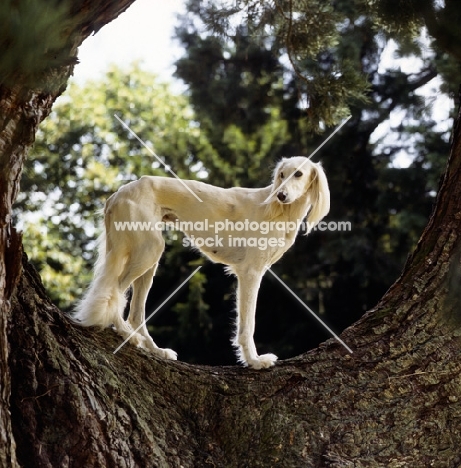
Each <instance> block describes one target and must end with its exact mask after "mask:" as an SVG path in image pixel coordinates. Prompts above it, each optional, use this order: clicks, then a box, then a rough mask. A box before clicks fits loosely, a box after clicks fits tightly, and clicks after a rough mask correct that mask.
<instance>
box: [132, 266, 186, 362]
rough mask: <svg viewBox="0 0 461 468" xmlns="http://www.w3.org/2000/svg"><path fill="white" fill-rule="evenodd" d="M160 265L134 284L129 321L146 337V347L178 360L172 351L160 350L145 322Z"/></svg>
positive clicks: (160, 354) (155, 352) (153, 267)
mask: <svg viewBox="0 0 461 468" xmlns="http://www.w3.org/2000/svg"><path fill="white" fill-rule="evenodd" d="M157 266H158V263H155V264H154V265H153V266H152V267H151V268H149V270H147V271H146V272H145V273H144V274H143V275H141V276H140V277H139V278H137V279H136V280H135V281H134V282H133V286H132V287H133V294H132V299H131V304H130V314H129V316H128V321H129V323H130V325H131V326H132V327H133V329H134V330H138V328H139V330H138V333H140V334H141V335H142V336H143V337H144V345H145V347H147V348H148V349H149V350H150V351H152V352H153V353H154V354H157V355H158V356H161V357H163V358H165V359H176V358H177V354H176V353H175V352H174V351H173V350H172V349H164V348H159V347H158V346H157V345H156V344H155V342H154V340H153V339H152V338H151V336H150V335H149V332H148V330H147V325H146V322H145V306H146V299H147V295H148V293H149V290H150V288H151V286H152V279H153V277H154V275H155V271H156V269H157Z"/></svg>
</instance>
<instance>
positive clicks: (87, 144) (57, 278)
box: [17, 65, 213, 309]
mask: <svg viewBox="0 0 461 468" xmlns="http://www.w3.org/2000/svg"><path fill="white" fill-rule="evenodd" d="M115 114H117V115H118V116H119V117H120V118H121V119H123V121H124V122H126V123H127V124H128V125H129V126H130V127H131V128H132V129H133V130H134V131H135V132H136V133H137V134H138V135H139V136H140V138H142V139H143V141H145V142H147V144H148V145H150V146H151V147H153V148H154V149H155V151H156V152H157V154H158V155H159V156H162V157H163V156H164V157H165V159H166V162H167V163H168V164H170V165H171V166H173V167H174V169H175V171H176V172H177V173H178V175H179V176H181V177H186V178H194V177H196V175H197V174H196V172H197V170H198V169H197V168H194V167H195V166H197V163H198V162H199V161H201V160H204V159H207V158H208V153H212V152H213V150H212V149H211V147H210V146H209V144H208V142H207V140H206V138H204V136H203V133H202V132H201V130H200V128H199V126H198V125H197V124H196V122H195V121H194V114H193V112H192V110H191V108H190V106H189V105H188V103H187V99H185V98H184V97H183V96H178V95H175V94H173V93H172V92H171V91H170V89H169V88H168V86H167V85H166V84H164V83H160V82H159V81H158V80H157V78H156V77H155V76H153V75H152V74H149V73H146V72H143V71H142V70H141V69H140V68H139V66H138V65H133V66H132V67H131V69H129V70H126V71H123V70H119V69H117V68H112V69H111V70H110V71H109V72H108V73H107V74H106V76H105V77H104V79H102V80H100V81H97V82H89V83H87V84H85V85H83V86H78V85H76V84H72V85H70V87H69V90H68V92H67V93H66V95H65V96H63V97H62V98H61V99H60V101H59V102H58V103H57V104H56V106H55V107H54V109H53V112H52V114H51V115H50V116H49V117H48V119H46V120H45V121H44V122H43V124H42V125H41V127H40V130H39V132H38V134H37V138H36V144H35V147H34V149H33V151H32V152H31V154H30V158H29V160H30V164H29V165H28V166H26V167H25V170H24V175H23V178H22V195H21V196H20V197H19V200H18V206H17V212H19V211H22V212H23V213H26V214H27V215H26V216H24V219H23V226H24V231H25V232H24V245H25V249H26V252H28V253H29V256H30V257H31V260H32V261H33V262H34V263H35V264H36V265H37V266H38V268H39V269H40V271H41V274H42V277H43V279H44V282H45V284H46V286H47V288H48V290H49V292H50V294H51V296H52V298H53V299H54V300H55V301H56V302H57V304H58V305H59V306H60V307H62V308H64V309H65V308H68V307H70V306H71V304H72V303H73V302H74V301H75V299H76V298H77V297H79V296H80V295H81V294H82V288H84V287H85V286H86V285H87V284H88V282H89V278H90V275H91V274H90V271H91V266H92V263H93V261H94V248H95V244H94V238H95V235H96V234H97V233H98V232H99V229H98V223H99V220H98V216H97V212H98V210H101V209H102V208H103V206H104V202H105V200H106V199H107V198H108V196H109V195H110V194H111V193H113V192H114V191H116V190H117V189H118V187H120V185H122V184H125V183H127V182H128V181H130V180H134V179H136V178H138V177H140V176H141V175H143V174H162V175H164V174H165V172H164V170H163V166H161V164H159V162H158V161H157V159H156V158H155V157H153V156H152V155H151V154H150V153H149V152H148V151H147V149H145V148H144V147H143V146H142V145H141V144H140V143H139V142H138V141H137V140H136V139H135V138H134V137H133V136H131V135H130V134H128V132H127V131H126V130H125V129H124V128H123V126H122V125H121V124H120V123H119V122H118V121H117V120H116V118H115V117H114V116H115ZM197 167H199V166H197ZM34 213H40V215H39V217H37V214H35V215H34ZM37 236H39V237H37ZM170 241H171V242H173V243H174V242H179V240H176V241H174V240H173V239H171V240H170ZM39 246H40V247H39ZM72 275H73V276H74V277H73V279H72V278H71V276H72Z"/></svg>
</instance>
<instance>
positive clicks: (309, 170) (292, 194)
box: [273, 156, 330, 225]
mask: <svg viewBox="0 0 461 468" xmlns="http://www.w3.org/2000/svg"><path fill="white" fill-rule="evenodd" d="M273 192H274V197H275V199H276V200H277V202H278V203H280V204H282V205H288V204H292V203H295V202H296V201H298V200H305V201H306V202H308V203H310V205H311V206H312V208H311V210H310V212H309V216H308V221H309V222H310V223H312V224H313V225H315V224H317V223H318V222H319V221H320V220H321V219H322V218H323V217H325V216H326V215H327V213H328V212H329V211H330V190H329V188H328V182H327V178H326V176H325V172H324V171H323V169H322V166H321V165H320V163H317V164H316V163H313V162H312V161H310V160H309V159H308V158H306V157H304V156H294V157H292V158H283V159H282V160H281V161H280V162H279V163H278V164H277V167H276V168H275V171H274V183H273Z"/></svg>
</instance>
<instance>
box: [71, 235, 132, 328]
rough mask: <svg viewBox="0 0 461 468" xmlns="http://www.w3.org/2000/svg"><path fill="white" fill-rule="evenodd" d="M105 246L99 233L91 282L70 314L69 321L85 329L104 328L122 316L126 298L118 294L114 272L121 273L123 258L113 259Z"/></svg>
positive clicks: (112, 251) (106, 243)
mask: <svg viewBox="0 0 461 468" xmlns="http://www.w3.org/2000/svg"><path fill="white" fill-rule="evenodd" d="M108 244H109V242H108V239H107V238H106V233H105V232H103V234H101V236H100V237H99V238H98V259H97V261H96V264H95V267H94V277H93V281H92V283H91V284H90V287H89V288H88V290H87V291H86V293H85V295H84V296H83V298H82V299H81V301H80V302H79V303H78V304H77V305H76V307H75V309H74V312H73V314H72V319H73V320H74V321H75V322H76V323H78V324H79V325H82V326H85V327H101V328H106V327H108V326H110V325H112V324H114V323H118V322H119V317H121V316H123V310H124V308H125V305H126V298H125V294H124V291H121V290H120V287H119V284H118V274H117V272H120V271H121V270H122V268H123V264H124V262H125V258H124V257H123V256H122V257H120V256H117V255H114V250H113V249H110V246H109V245H108Z"/></svg>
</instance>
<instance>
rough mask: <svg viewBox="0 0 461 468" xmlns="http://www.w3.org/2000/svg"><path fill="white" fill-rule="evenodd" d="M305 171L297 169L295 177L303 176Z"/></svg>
mask: <svg viewBox="0 0 461 468" xmlns="http://www.w3.org/2000/svg"><path fill="white" fill-rule="evenodd" d="M302 175H303V173H302V172H301V171H296V172H295V177H301V176H302Z"/></svg>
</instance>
